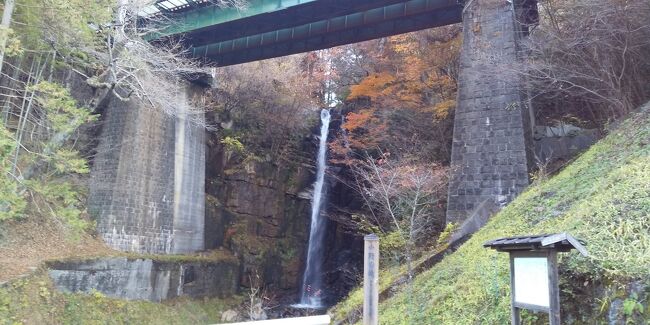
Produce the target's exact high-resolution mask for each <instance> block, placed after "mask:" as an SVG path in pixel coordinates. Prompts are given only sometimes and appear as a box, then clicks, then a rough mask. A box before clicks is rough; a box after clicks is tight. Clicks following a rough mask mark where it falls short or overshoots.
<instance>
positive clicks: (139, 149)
mask: <svg viewBox="0 0 650 325" xmlns="http://www.w3.org/2000/svg"><path fill="white" fill-rule="evenodd" d="M183 88H184V89H181V90H180V91H179V94H178V96H179V103H180V104H179V105H181V107H179V109H178V112H179V113H178V114H177V116H175V117H170V116H169V115H166V114H165V113H163V112H161V111H160V110H155V109H152V108H147V107H146V106H145V105H144V104H143V103H141V102H139V101H138V100H136V99H132V100H130V101H127V102H124V101H120V100H119V99H117V98H112V99H111V101H110V103H109V104H108V106H107V108H106V109H105V110H104V113H103V116H102V122H103V123H102V124H103V126H102V130H101V134H100V140H99V144H98V148H97V155H96V156H95V159H94V161H93V166H92V169H91V183H90V193H89V199H88V206H89V212H90V213H91V215H92V216H93V217H94V218H95V219H96V221H97V231H98V232H99V234H100V235H101V236H102V238H103V239H104V241H105V242H106V243H107V244H108V245H109V246H111V247H113V248H114V249H117V250H121V251H132V252H138V253H152V254H175V253H189V252H195V251H198V250H202V249H203V248H204V238H203V232H204V227H203V226H204V214H205V206H204V205H205V189H204V183H205V130H204V128H203V127H201V126H198V125H197V124H195V123H192V122H191V121H190V119H189V118H188V115H187V112H189V111H191V110H190V109H189V107H190V106H189V105H191V103H190V102H191V98H192V97H193V96H194V95H196V94H197V92H198V91H199V90H200V88H201V86H199V85H195V84H191V83H186V84H185V86H184V87H183ZM193 118H196V115H193Z"/></svg>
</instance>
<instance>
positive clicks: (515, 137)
mask: <svg viewBox="0 0 650 325" xmlns="http://www.w3.org/2000/svg"><path fill="white" fill-rule="evenodd" d="M511 2H512V1H510V2H508V1H505V0H474V1H471V2H468V4H469V5H468V8H466V10H465V12H464V14H463V37H464V39H463V48H462V52H461V61H460V65H461V66H460V75H459V85H460V87H459V92H458V106H457V108H456V117H455V121H454V136H453V141H452V157H451V165H452V171H451V179H450V184H449V193H448V207H447V222H455V223H459V224H460V223H462V222H463V221H464V220H465V219H466V218H467V217H468V216H469V214H470V213H471V211H473V210H474V209H475V208H476V207H477V206H478V205H479V204H481V203H483V202H486V201H493V202H494V203H496V205H497V206H503V205H505V204H506V203H508V202H510V201H511V200H512V199H513V198H515V197H516V196H517V195H518V194H519V193H520V192H521V191H522V190H523V189H524V188H525V187H526V186H527V185H528V167H529V161H528V155H527V150H528V149H529V148H528V147H527V142H528V141H529V140H527V139H528V138H529V135H530V129H531V127H530V121H529V118H528V109H527V104H526V101H524V100H522V99H523V98H524V96H523V95H522V89H523V87H522V85H521V80H519V79H520V78H519V77H518V76H517V75H516V74H515V73H512V72H509V71H508V69H507V67H508V64H509V63H512V62H516V61H517V60H518V57H519V55H520V53H519V51H518V49H517V39H518V38H519V37H521V35H522V33H521V31H522V29H521V26H519V25H518V23H517V20H516V19H515V8H514V5H513V4H512V3H511Z"/></svg>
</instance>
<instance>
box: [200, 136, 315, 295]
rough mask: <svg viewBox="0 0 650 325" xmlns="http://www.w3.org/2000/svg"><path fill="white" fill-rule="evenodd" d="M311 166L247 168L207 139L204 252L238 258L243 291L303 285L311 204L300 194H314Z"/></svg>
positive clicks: (256, 164) (259, 165)
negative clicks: (214, 250) (218, 250)
mask: <svg viewBox="0 0 650 325" xmlns="http://www.w3.org/2000/svg"><path fill="white" fill-rule="evenodd" d="M308 155H309V154H308V153H307V154H305V156H308ZM296 160H298V159H296ZM308 163H309V161H308V160H306V159H305V164H301V163H300V162H293V163H291V164H284V165H278V164H275V163H272V162H259V161H253V162H244V161H242V160H241V157H236V156H233V155H230V154H228V153H225V152H224V149H223V147H222V146H221V145H220V143H219V141H218V138H216V136H213V137H210V138H208V150H207V169H206V218H205V227H206V228H205V243H206V248H208V249H210V248H217V247H223V248H226V249H228V250H230V251H232V252H233V253H234V254H235V255H236V256H237V257H238V259H239V260H240V261H241V271H242V276H241V279H240V281H239V284H240V285H241V286H244V287H249V286H264V287H268V288H270V289H275V290H278V289H279V290H292V291H295V290H296V289H297V287H298V286H299V285H300V278H301V276H302V267H303V265H302V263H303V259H304V255H305V249H306V244H307V240H308V236H309V209H310V206H311V205H310V204H311V202H310V197H309V196H305V195H299V193H301V192H305V191H308V189H309V188H311V182H312V178H313V172H312V170H311V169H310V166H309V165H308Z"/></svg>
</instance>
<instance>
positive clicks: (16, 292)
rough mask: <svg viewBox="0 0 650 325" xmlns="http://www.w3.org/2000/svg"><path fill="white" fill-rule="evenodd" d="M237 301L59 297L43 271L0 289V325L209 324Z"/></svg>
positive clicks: (60, 295) (218, 318)
mask: <svg viewBox="0 0 650 325" xmlns="http://www.w3.org/2000/svg"><path fill="white" fill-rule="evenodd" d="M240 302H241V298H237V297H235V298H232V299H229V300H223V299H203V300H190V299H185V298H182V299H174V300H171V301H168V302H164V303H153V302H147V301H126V300H120V299H112V298H107V297H105V296H104V295H102V294H101V293H99V292H95V293H93V294H90V295H83V294H67V293H60V292H58V291H57V290H56V289H55V288H54V287H53V284H52V282H51V281H50V279H49V277H48V276H47V274H46V272H45V271H44V270H41V271H39V272H38V273H37V274H35V275H33V276H30V277H28V278H25V279H21V280H16V281H13V282H11V283H10V284H8V285H5V286H4V287H0V325H5V324H12V325H15V324H102V325H104V324H209V323H218V322H219V321H220V320H221V313H222V312H223V311H225V310H227V309H229V308H232V307H233V306H237V305H238V304H239V303H240Z"/></svg>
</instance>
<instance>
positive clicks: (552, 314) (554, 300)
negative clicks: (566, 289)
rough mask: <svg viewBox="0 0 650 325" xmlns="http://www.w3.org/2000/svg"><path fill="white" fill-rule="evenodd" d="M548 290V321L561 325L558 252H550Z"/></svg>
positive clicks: (548, 258)
mask: <svg viewBox="0 0 650 325" xmlns="http://www.w3.org/2000/svg"><path fill="white" fill-rule="evenodd" d="M547 261H548V290H549V292H548V293H549V300H550V301H549V310H548V321H549V324H550V325H560V287H559V286H560V281H559V277H558V272H557V251H556V250H553V249H552V250H549V251H548V257H547Z"/></svg>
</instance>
